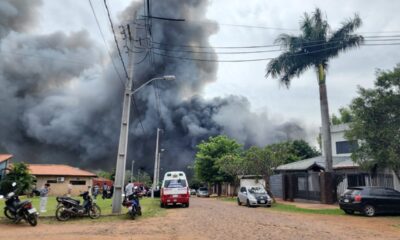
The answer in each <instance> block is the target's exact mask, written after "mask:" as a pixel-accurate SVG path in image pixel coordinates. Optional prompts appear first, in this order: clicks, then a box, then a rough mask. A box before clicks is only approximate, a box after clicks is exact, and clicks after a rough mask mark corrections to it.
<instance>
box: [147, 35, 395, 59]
mask: <svg viewBox="0 0 400 240" xmlns="http://www.w3.org/2000/svg"><path fill="white" fill-rule="evenodd" d="M341 41H342V40H337V41H332V42H324V43H320V44H311V45H305V47H308V48H310V47H316V46H324V45H326V46H328V45H331V44H334V43H338V42H341ZM380 41H382V42H386V41H400V38H399V39H393V38H392V39H372V40H365V42H380ZM276 46H277V47H278V46H280V45H276ZM153 49H157V50H162V51H166V52H179V53H199V54H218V55H220V54H222V55H223V54H254V53H267V52H281V51H283V50H282V49H273V50H258V51H230V52H215V51H193V50H179V49H166V48H159V47H153Z"/></svg>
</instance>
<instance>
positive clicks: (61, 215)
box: [56, 206, 71, 221]
mask: <svg viewBox="0 0 400 240" xmlns="http://www.w3.org/2000/svg"><path fill="white" fill-rule="evenodd" d="M56 218H57V220H58V221H67V220H68V219H70V218H71V215H70V214H69V213H68V212H67V211H65V209H64V206H59V207H58V208H57V209H56Z"/></svg>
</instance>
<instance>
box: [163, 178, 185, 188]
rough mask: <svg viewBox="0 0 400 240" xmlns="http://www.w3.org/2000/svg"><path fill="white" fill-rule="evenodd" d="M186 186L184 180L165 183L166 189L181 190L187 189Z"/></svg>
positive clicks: (166, 181)
mask: <svg viewBox="0 0 400 240" xmlns="http://www.w3.org/2000/svg"><path fill="white" fill-rule="evenodd" d="M186 185H187V184H186V180H184V179H173V180H165V182H164V187H165V188H181V187H186Z"/></svg>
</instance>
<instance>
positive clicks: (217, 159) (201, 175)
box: [194, 135, 320, 185]
mask: <svg viewBox="0 0 400 240" xmlns="http://www.w3.org/2000/svg"><path fill="white" fill-rule="evenodd" d="M197 149H198V151H197V153H196V157H195V162H194V173H195V182H202V183H206V184H219V183H222V182H230V183H233V184H235V185H237V184H238V182H237V181H238V179H237V176H238V175H244V174H251V175H260V176H263V177H264V178H265V179H266V182H268V177H269V176H270V175H271V174H272V173H273V169H274V168H276V167H277V166H279V165H281V164H286V163H290V162H295V161H298V160H303V159H306V158H311V157H315V156H318V155H320V153H319V152H318V151H317V150H316V149H315V148H313V147H311V146H310V145H309V144H308V143H307V142H306V141H304V140H294V141H286V142H281V143H276V144H271V145H266V146H264V147H258V146H251V147H249V148H247V149H245V148H244V146H243V145H241V144H239V143H238V142H237V141H236V140H235V139H232V138H229V137H227V136H224V135H219V136H216V137H210V138H209V139H208V140H206V141H202V142H201V143H200V144H198V145H197Z"/></svg>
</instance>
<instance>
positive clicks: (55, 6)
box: [0, 0, 400, 146]
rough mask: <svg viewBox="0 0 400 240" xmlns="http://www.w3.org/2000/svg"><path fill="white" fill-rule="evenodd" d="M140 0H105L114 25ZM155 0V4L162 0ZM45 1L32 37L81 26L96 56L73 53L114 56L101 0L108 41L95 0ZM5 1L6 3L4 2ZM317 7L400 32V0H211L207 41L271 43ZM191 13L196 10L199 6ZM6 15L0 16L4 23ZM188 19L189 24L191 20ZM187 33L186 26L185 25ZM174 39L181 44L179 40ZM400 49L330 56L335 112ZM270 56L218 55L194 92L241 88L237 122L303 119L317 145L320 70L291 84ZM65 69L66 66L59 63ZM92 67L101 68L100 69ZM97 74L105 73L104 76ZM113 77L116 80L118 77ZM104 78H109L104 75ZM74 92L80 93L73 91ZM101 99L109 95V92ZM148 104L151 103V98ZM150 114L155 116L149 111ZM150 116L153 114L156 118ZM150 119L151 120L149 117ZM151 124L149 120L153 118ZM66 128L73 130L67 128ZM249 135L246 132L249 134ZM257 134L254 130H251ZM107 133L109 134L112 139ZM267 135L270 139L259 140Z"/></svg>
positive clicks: (337, 18)
mask: <svg viewBox="0 0 400 240" xmlns="http://www.w3.org/2000/svg"><path fill="white" fill-rule="evenodd" d="M142 1H143V0H137V1H136V0H133V1H128V0H108V1H107V2H108V6H109V8H110V12H111V18H112V19H113V21H114V25H115V26H118V25H119V24H120V20H121V19H122V18H123V17H122V12H123V11H124V10H125V9H126V8H127V7H128V6H130V5H131V3H132V2H138V3H139V2H140V3H141V2H142ZM151 1H152V4H153V5H154V4H157V2H158V1H160V0H158V1H156V0H151ZM39 2H40V0H39ZM42 2H43V4H41V6H40V7H39V8H38V12H37V16H38V18H37V23H36V24H31V25H29V29H25V30H24V31H25V32H27V34H28V35H29V33H31V34H32V39H35V38H36V37H35V36H41V35H45V34H48V35H53V34H54V33H56V32H60V33H63V34H64V35H65V34H67V35H68V34H71V33H77V32H78V34H76V36H77V37H78V38H81V39H86V37H87V38H88V39H90V43H89V44H90V48H88V51H87V52H88V53H89V54H92V55H93V56H91V58H90V56H84V55H81V56H79V54H78V55H74V59H76V60H80V59H82V61H83V62H85V61H86V62H87V60H88V59H89V61H90V59H92V60H94V61H103V62H101V63H99V64H98V66H109V65H110V59H109V58H108V53H107V50H106V49H107V48H108V49H109V50H110V52H113V53H114V54H115V43H114V39H113V35H112V32H111V28H110V24H109V21H108V18H107V12H106V10H105V8H104V3H103V0H91V2H92V4H93V8H94V11H95V12H96V15H97V17H98V21H99V24H100V27H101V30H102V32H103V34H104V36H105V43H104V42H103V39H102V37H101V34H100V32H99V29H98V26H97V24H96V21H95V18H94V16H93V13H92V10H91V6H90V4H89V1H76V0H42ZM288 6H290V7H288ZM1 7H2V6H1V3H0V8H1ZM316 7H318V8H320V9H321V10H322V12H323V14H324V16H325V17H326V18H327V19H328V22H329V24H330V26H331V29H332V30H335V29H337V28H338V27H340V24H341V22H342V21H344V20H346V19H348V18H351V17H353V16H354V14H355V13H357V14H359V16H360V17H361V19H362V20H363V25H362V27H361V28H360V29H359V30H358V33H360V34H362V35H365V36H373V35H383V36H391V35H397V36H399V35H400V27H399V26H398V23H399V22H400V15H399V14H398V13H397V10H398V9H400V1H397V0H386V1H384V2H382V1H373V0H353V1H345V0H337V1H312V0H303V1H295V0H286V1H278V0H269V1H265V0H263V1H261V0H248V1H242V0H214V1H209V4H208V6H207V7H206V8H204V11H206V13H205V15H206V17H207V18H208V19H210V20H212V21H214V22H215V23H217V24H218V31H215V32H214V33H213V34H212V35H211V37H210V38H209V39H208V41H209V42H208V43H206V44H205V45H208V44H210V45H211V46H213V47H215V49H214V50H215V51H216V52H223V51H232V50H226V49H219V48H217V47H229V46H233V47H237V46H254V45H270V44H273V43H274V40H275V39H276V37H277V36H278V35H279V34H281V33H289V34H298V33H299V31H298V29H299V22H300V21H301V19H302V17H303V15H304V12H307V13H311V12H312V11H314V10H315V8H316ZM170 14H171V11H168V12H167V11H166V12H165V13H164V15H166V16H162V17H172V18H173V17H174V16H170ZM167 15H168V16H167ZM189 15H190V14H189ZM190 16H197V15H196V14H194V15H190ZM185 21H186V22H196V21H197V19H185ZM1 23H2V22H1V19H0V25H1ZM200 23H201V22H200ZM182 24H185V22H183V23H182ZM204 24H206V23H204ZM233 25H235V26H233ZM238 25H242V26H238ZM243 25H245V26H243ZM0 30H1V29H0ZM82 31H84V32H87V33H88V34H87V36H86V35H85V33H82ZM117 31H118V29H117ZM81 34H82V36H81ZM181 34H185V33H184V32H182V33H181ZM64 35H62V34H61V38H63V37H62V36H64ZM19 37H22V39H30V38H29V37H28V36H26V35H18V34H16V33H12V34H10V35H9V37H8V39H9V40H8V41H3V48H5V49H6V50H7V44H9V45H10V46H12V47H15V46H16V45H15V44H16V43H15V44H14V42H17V41H13V39H19ZM58 37H60V36H58ZM39 38H40V37H39ZM64 38H65V36H64ZM19 41H22V40H19ZM85 41H86V40H85ZM85 41H83V42H85ZM119 41H120V44H121V43H122V42H121V39H119ZM155 41H157V39H155ZM62 44H64V43H62ZM66 44H67V43H66ZM176 44H177V45H178V44H179V43H176ZM39 45H40V44H39ZM39 45H38V46H39ZM105 45H106V47H105ZM10 49H12V48H10ZM240 51H243V50H240ZM399 53H400V46H361V47H360V48H358V49H352V50H350V51H348V52H345V53H342V54H340V55H339V57H337V58H335V59H332V60H331V61H330V62H329V69H328V72H327V89H328V100H329V106H330V112H331V113H337V112H338V109H339V108H340V107H343V106H346V105H348V104H349V103H350V102H351V100H352V99H353V98H354V97H356V96H357V87H358V86H362V87H367V88H368V87H372V86H373V82H374V79H375V72H376V70H377V69H392V68H393V67H394V66H395V65H396V64H397V63H400V60H399ZM278 54H279V53H261V54H236V55H224V54H218V59H219V60H232V59H234V60H239V59H240V60H243V59H255V58H257V59H258V58H271V57H276V56H277V55H278ZM97 55H98V56H97ZM99 56H100V57H99ZM104 61H108V62H109V63H108V64H107V63H104ZM32 64H33V63H32ZM267 64H268V61H259V62H242V63H226V62H225V63H224V62H220V63H217V72H216V78H215V79H210V81H207V80H204V79H203V82H205V84H204V86H202V87H201V88H200V89H199V92H196V94H200V95H201V96H202V97H203V98H204V99H206V100H208V101H216V100H215V97H222V98H224V99H226V101H229V99H230V98H229V96H242V97H244V98H245V99H246V100H245V101H246V104H247V102H248V103H249V105H250V110H251V113H250V114H249V113H248V116H244V117H243V118H242V119H239V118H238V119H239V120H238V121H239V122H240V124H239V125H243V124H246V123H243V122H251V121H252V120H254V121H255V122H257V123H259V122H260V119H262V118H264V117H265V119H266V121H265V123H264V122H263V121H261V122H263V123H264V125H268V124H270V123H271V126H267V127H265V126H262V125H259V124H254V125H255V126H252V127H251V128H260V129H261V128H262V129H264V131H265V129H270V128H274V127H276V126H277V125H274V124H272V123H285V122H296V123H299V124H300V125H301V127H302V128H304V129H306V132H307V135H308V138H307V139H306V140H308V141H309V142H310V143H312V144H313V145H316V141H315V139H316V135H317V133H318V131H319V127H320V122H321V120H320V119H321V117H320V106H319V96H318V85H317V78H316V74H315V72H314V70H313V69H310V70H308V71H306V72H305V73H304V74H302V75H301V76H300V77H299V78H294V79H293V80H292V82H291V85H290V88H289V89H288V88H286V87H284V86H282V85H280V84H279V82H278V80H277V79H272V78H271V77H268V78H265V68H266V65H267ZM117 68H118V70H119V72H121V73H122V71H123V70H122V67H121V65H120V63H119V62H117ZM60 69H62V68H61V66H60ZM68 69H69V67H68V64H65V70H66V71H67V70H68ZM93 71H94V72H101V71H97V70H93ZM17 72H18V71H17ZM51 72H53V73H54V74H56V73H57V69H54V70H52V71H51ZM213 74H214V73H213ZM213 74H212V75H213ZM78 75H79V74H78ZM86 75H87V74H82V76H84V77H83V79H86V78H88V79H90V78H92V77H91V76H89V75H87V76H88V77H86ZM103 75H104V76H105V77H107V76H108V75H109V76H113V77H115V75H114V74H109V73H107V74H103ZM44 76H46V75H44ZM99 79H102V78H100V77H99ZM114 80H115V81H118V80H117V79H114ZM78 81H80V78H77V79H76V81H72V82H75V83H76V85H77V87H78V86H80V85H83V84H86V82H84V83H77V82H78ZM101 83H102V84H108V83H107V82H103V81H102V80H101ZM91 84H94V83H91ZM96 84H97V83H96ZM96 84H95V85H96ZM96 86H98V85H96ZM99 89H100V90H102V91H103V92H105V93H107V92H108V91H107V87H106V86H102V88H99ZM60 91H61V89H60ZM109 92H113V91H109ZM81 94H84V91H82V92H80V93H78V95H81ZM86 94H87V93H86ZM71 96H74V94H72V95H71ZM89 98H93V99H96V96H95V93H94V92H92V93H91V94H89ZM233 99H235V98H233ZM96 100H98V99H96ZM103 100H104V101H107V100H106V98H105V97H104V99H103ZM236 100H237V98H236ZM240 101H241V100H240ZM59 104H61V103H59ZM149 104H153V103H152V102H149ZM246 104H245V105H246ZM153 105H154V104H153ZM56 106H57V105H56ZM33 107H34V106H33ZM81 107H82V106H81ZM86 108H89V106H86ZM246 108H247V106H246ZM15 109H18V107H15ZM55 109H57V108H55ZM61 109H62V108H61ZM82 109H83V110H82V111H84V109H85V108H82ZM234 109H235V108H232V109H231V110H230V113H234V112H235V110H234ZM28 112H29V111H28ZM253 113H254V114H253ZM55 115H56V114H55ZM229 115H230V114H227V115H226V116H225V117H224V118H223V119H224V120H223V121H226V122H227V125H230V126H231V128H230V131H231V132H232V131H233V130H235V129H234V127H232V126H236V125H235V124H233V122H235V121H231V122H232V123H231V124H228V122H230V120H229V118H230V117H229ZM243 115H245V114H243ZM61 116H64V115H61ZM83 116H85V115H82V119H85V118H84V117H83ZM149 116H150V117H151V115H149ZM75 117H76V116H75ZM250 118H253V119H250ZM25 120H26V119H25ZM147 120H149V119H147ZM82 121H83V120H82ZM145 121H146V120H145ZM22 122H24V121H22ZM116 122H118V121H116ZM149 122H151V119H150V121H149ZM149 122H148V123H149ZM78 123H79V121H78ZM232 124H233V125H232ZM70 125H71V128H73V129H75V128H74V127H75V122H74V121H71V124H70ZM144 125H145V127H146V122H145V123H144ZM149 125H151V124H150V123H149ZM78 126H80V127H83V126H85V124H82V125H79V124H78ZM36 129H37V128H36ZM238 129H239V128H238ZM228 130H229V129H228ZM261 131H263V130H261ZM77 132H79V131H77ZM236 132H237V134H233V135H234V136H237V137H239V138H240V136H238V134H239V135H240V134H241V133H240V130H237V131H236ZM30 134H33V133H30V132H28V135H30ZM251 134H253V135H256V134H255V132H254V131H252V133H251ZM105 135H110V134H105ZM271 135H272V134H271ZM66 136H68V134H67V135H66ZM78 137H79V136H77V138H78ZM116 137H117V136H114V135H113V136H112V137H110V138H111V139H114V140H115V138H116ZM246 137H248V136H247V135H246ZM246 137H244V138H246ZM253 138H256V137H255V136H253ZM99 139H100V138H99ZM263 139H264V138H263ZM45 140H46V141H49V140H48V139H47V138H45ZM101 141H103V140H101ZM106 141H110V140H109V139H107V140H106ZM264 141H265V139H264V140H263V141H261V142H264ZM87 142H91V140H90V141H89V140H88V141H87ZM110 142H113V141H110ZM63 144H64V143H62V144H60V146H64V145H63ZM92 145H93V144H92Z"/></svg>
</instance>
